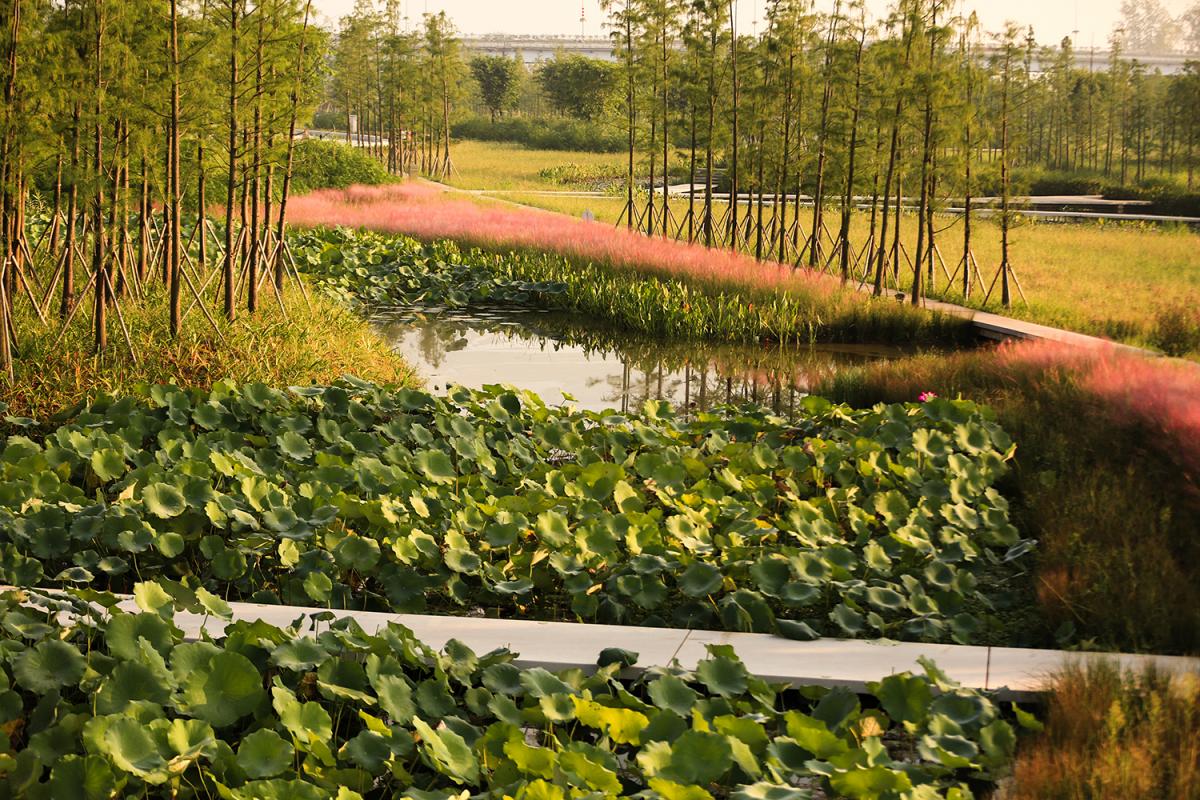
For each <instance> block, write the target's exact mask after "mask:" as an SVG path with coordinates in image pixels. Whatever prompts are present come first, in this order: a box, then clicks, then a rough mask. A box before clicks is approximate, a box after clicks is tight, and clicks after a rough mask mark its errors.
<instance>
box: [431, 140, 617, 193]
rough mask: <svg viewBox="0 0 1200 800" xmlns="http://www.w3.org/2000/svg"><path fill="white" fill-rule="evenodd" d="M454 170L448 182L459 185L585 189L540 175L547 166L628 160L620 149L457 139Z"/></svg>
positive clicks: (612, 163) (610, 163)
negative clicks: (605, 150) (545, 147)
mask: <svg viewBox="0 0 1200 800" xmlns="http://www.w3.org/2000/svg"><path fill="white" fill-rule="evenodd" d="M451 156H452V158H453V160H454V174H453V175H452V176H451V177H450V179H449V180H448V181H446V182H447V183H449V184H450V185H451V186H455V187H457V188H459V189H502V190H517V189H527V190H528V189H532V190H535V191H537V190H560V191H567V190H571V189H586V188H588V187H586V186H583V185H572V184H561V183H556V182H554V181H549V180H547V179H545V178H542V177H540V176H539V175H538V172H539V171H540V170H542V169H544V168H546V167H555V166H560V165H563V164H577V165H579V166H581V167H606V168H615V167H620V165H622V164H624V163H625V158H626V157H625V156H624V155H622V154H620V153H586V152H582V151H575V150H534V149H530V148H527V147H522V146H521V145H518V144H510V143H506V142H476V141H463V142H456V143H455V144H454V148H453V150H452V151H451Z"/></svg>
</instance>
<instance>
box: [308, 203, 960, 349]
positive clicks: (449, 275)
mask: <svg viewBox="0 0 1200 800" xmlns="http://www.w3.org/2000/svg"><path fill="white" fill-rule="evenodd" d="M372 196H374V195H373V194H372ZM468 206H469V207H471V208H474V207H473V206H471V204H468ZM476 210H477V209H476ZM437 213H438V209H437V208H433V209H430V210H429V213H427V214H425V215H422V216H421V219H425V218H428V217H432V216H436V214H437ZM472 213H474V212H472ZM535 213H536V212H535ZM331 216H332V217H333V218H337V215H336V214H332V215H331ZM548 216H550V217H552V218H553V217H554V215H548ZM568 221H569V220H568ZM439 229H440V228H439ZM601 230H602V231H604V232H611V231H610V230H609V229H607V228H604V227H603V226H601ZM456 232H457V231H456ZM625 235H627V236H634V237H635V238H638V237H637V236H636V234H625ZM292 241H293V244H294V248H295V250H296V252H297V260H298V262H299V263H300V265H301V269H303V270H304V271H306V272H308V273H309V274H310V275H313V276H315V277H317V278H318V280H320V281H322V283H323V285H325V286H326V287H330V288H333V289H334V290H335V291H336V292H337V293H338V294H339V295H340V296H343V297H346V298H350V299H351V300H352V302H366V303H368V304H374V305H376V306H378V305H386V304H394V305H408V304H414V303H415V304H425V305H435V306H436V305H446V306H450V307H458V306H462V305H467V304H489V305H492V304H507V305H533V306H536V307H540V308H557V309H564V310H570V311H576V312H581V313H584V314H587V315H589V316H591V317H593V318H595V319H598V320H603V321H604V322H605V323H607V324H609V325H612V326H614V327H618V328H624V329H626V330H629V331H634V332H639V333H644V334H651V335H654V336H659V337H669V338H681V339H713V340H722V341H742V342H756V341H771V342H789V343H794V342H802V343H808V342H812V341H841V342H848V341H860V342H861V341H874V342H881V341H882V342H900V343H915V342H921V343H939V344H940V343H945V342H949V341H958V340H963V339H965V338H967V337H968V336H969V335H970V330H971V328H970V324H969V323H968V322H967V321H966V320H963V319H959V318H957V317H950V316H946V315H941V314H928V313H925V312H924V311H922V310H920V309H913V308H910V307H908V306H906V305H902V304H899V303H895V302H893V301H884V300H878V301H872V300H870V299H869V298H866V297H864V296H862V295H859V294H857V293H854V292H843V291H834V292H832V293H830V294H814V293H811V292H808V291H803V290H797V289H795V287H784V288H770V287H768V288H763V287H761V286H758V285H752V284H746V283H741V284H739V283H737V282H730V281H726V280H716V279H712V278H711V276H710V278H709V279H696V278H694V277H691V276H690V275H689V274H687V273H686V272H673V271H671V269H665V270H662V269H659V268H658V267H657V266H655V264H656V263H657V262H655V261H653V259H651V260H649V261H646V262H644V263H643V264H642V265H641V266H638V267H637V268H633V267H630V268H626V267H613V266H611V265H610V264H608V263H605V262H602V261H597V260H593V259H591V258H582V257H575V256H570V255H564V254H562V253H559V252H555V251H551V252H540V251H538V250H535V249H527V250H486V249H481V248H479V247H471V246H469V244H460V243H458V242H456V241H454V240H447V239H442V238H438V239H435V240H433V241H430V242H427V243H424V244H422V243H420V242H418V241H417V240H415V239H412V238H411V237H408V236H399V235H395V234H391V235H388V234H378V233H373V232H370V231H365V230H350V229H347V228H340V229H333V230H331V229H328V228H317V229H313V230H311V231H308V232H303V231H299V232H294V233H293V239H292ZM643 241H646V242H648V241H649V240H644V239H643ZM666 244H670V245H671V246H672V247H676V248H685V249H686V246H685V245H680V244H678V243H666ZM690 249H691V250H698V249H699V248H690ZM700 252H701V253H705V252H708V251H703V250H702V249H700ZM712 252H713V253H714V254H716V255H717V256H718V257H719V260H721V261H724V260H727V259H728V257H729V256H730V254H729V253H725V252H717V251H712ZM701 260H702V259H701ZM697 263H699V262H697ZM751 263H753V262H751ZM755 266H758V267H762V268H763V269H767V270H769V271H772V270H773V271H774V272H775V274H777V275H779V276H783V275H784V273H790V270H788V269H787V268H782V267H778V266H775V267H770V266H765V265H757V264H755ZM701 267H702V265H701ZM701 267H697V269H700V270H701V272H702V269H701ZM743 277H745V276H743ZM782 279H783V278H782V277H781V280H782ZM810 279H811V278H810ZM810 279H806V280H810ZM826 283H827V282H824V283H822V285H825V284H826ZM780 285H781V286H782V284H780Z"/></svg>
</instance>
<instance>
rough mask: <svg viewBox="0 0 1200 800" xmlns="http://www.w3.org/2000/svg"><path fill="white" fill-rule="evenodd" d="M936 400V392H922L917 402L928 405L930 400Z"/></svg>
mask: <svg viewBox="0 0 1200 800" xmlns="http://www.w3.org/2000/svg"><path fill="white" fill-rule="evenodd" d="M936 399H937V393H936V392H921V393H920V394H919V395H917V400H919V401H920V402H922V403H928V402H929V401H930V400H936Z"/></svg>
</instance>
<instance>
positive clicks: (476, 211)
mask: <svg viewBox="0 0 1200 800" xmlns="http://www.w3.org/2000/svg"><path fill="white" fill-rule="evenodd" d="M288 212H289V214H288V218H289V220H290V221H291V222H292V223H293V224H295V225H300V226H303V227H317V226H329V225H340V226H344V227H349V228H368V229H371V230H375V231H381V232H385V233H402V234H406V235H408V236H412V237H414V238H416V239H420V240H423V241H433V240H436V239H453V240H455V241H457V242H460V243H462V244H466V245H473V246H479V247H484V248H488V249H496V248H500V249H513V250H524V249H531V250H540V251H544V252H552V253H557V254H559V255H564V256H573V257H576V258H584V259H588V260H591V261H595V262H598V263H603V264H610V265H613V266H617V267H622V268H626V269H634V270H643V271H655V272H664V273H667V274H668V275H671V276H674V277H680V278H689V279H692V280H702V281H708V282H715V283H728V284H735V285H739V286H754V287H758V288H764V289H768V288H769V289H783V290H787V289H795V290H802V291H805V292H809V293H818V294H822V295H824V294H829V293H832V292H835V291H837V290H838V289H839V288H840V283H839V281H838V280H837V279H836V278H833V277H832V276H829V275H824V274H820V273H815V272H811V271H808V270H803V269H799V270H798V269H794V268H792V267H791V266H785V265H782V264H777V263H760V262H758V261H755V260H754V259H753V258H750V257H749V256H746V255H742V254H740V253H734V252H731V251H729V250H717V249H710V248H706V247H702V246H699V245H689V244H687V243H685V242H678V241H675V240H674V239H662V238H651V237H648V236H645V235H643V234H640V233H637V232H634V231H630V230H628V229H626V228H618V227H614V226H612V225H609V224H606V223H602V222H595V221H587V220H582V219H575V218H573V217H569V216H566V215H564V214H556V213H554V212H550V211H542V210H540V209H534V208H520V207H515V206H505V205H499V204H496V205H483V204H481V203H477V202H473V201H471V200H468V199H460V198H456V197H453V196H452V195H450V194H448V193H447V192H445V191H443V190H441V189H438V188H436V187H433V186H430V185H428V184H421V183H411V182H410V183H403V184H395V185H390V186H380V187H367V186H355V187H352V188H350V189H345V190H340V189H327V190H321V191H317V192H313V193H312V194H308V195H304V196H301V197H297V198H295V199H294V200H293V201H292V205H291V206H289V209H288ZM847 294H851V293H847ZM864 299H865V298H864Z"/></svg>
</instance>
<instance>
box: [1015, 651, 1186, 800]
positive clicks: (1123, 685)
mask: <svg viewBox="0 0 1200 800" xmlns="http://www.w3.org/2000/svg"><path fill="white" fill-rule="evenodd" d="M999 797H1000V798H1001V799H1002V800H1132V798H1147V800H1148V799H1149V798H1155V800H1191V798H1196V797H1200V674H1195V673H1191V674H1188V673H1185V674H1181V675H1177V676H1174V677H1171V676H1167V675H1162V674H1155V673H1154V672H1146V673H1141V674H1136V673H1122V672H1121V671H1120V669H1119V668H1118V667H1117V666H1115V665H1112V664H1098V665H1089V666H1088V667H1087V668H1083V667H1080V666H1078V665H1075V666H1069V667H1068V668H1066V669H1065V670H1064V671H1063V672H1062V673H1061V674H1060V675H1058V676H1057V677H1056V680H1055V684H1054V689H1053V692H1052V693H1051V694H1050V697H1049V716H1048V719H1047V722H1046V730H1045V732H1044V733H1043V734H1041V735H1040V736H1038V737H1037V738H1034V739H1031V740H1028V741H1026V742H1025V743H1024V746H1022V747H1021V748H1020V749H1019V750H1018V754H1017V761H1016V764H1015V765H1014V769H1013V776H1012V780H1011V782H1010V785H1008V786H1007V787H1006V788H1005V790H1003V791H1001V792H1000V793H999Z"/></svg>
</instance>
